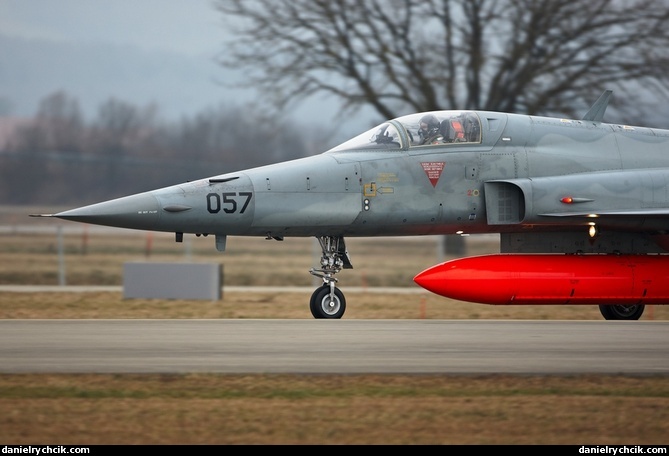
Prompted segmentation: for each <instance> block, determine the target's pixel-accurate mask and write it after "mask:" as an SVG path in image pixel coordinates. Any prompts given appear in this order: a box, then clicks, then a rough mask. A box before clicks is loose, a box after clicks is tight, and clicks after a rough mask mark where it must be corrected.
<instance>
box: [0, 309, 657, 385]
mask: <svg viewBox="0 0 669 456" xmlns="http://www.w3.org/2000/svg"><path fill="white" fill-rule="evenodd" d="M186 372H212V373H311V374H319V373H336V374H354V373H403V374H425V373H433V374H434V373H437V374H543V375H551V374H554V375H571V374H587V373H593V374H633V375H637V374H638V375H652V374H661V375H667V374H669V322H657V321H606V320H602V321H526V320H523V321H520V320H518V321H507V320H504V321H496V320H486V321H480V320H346V319H342V320H315V319H314V320H311V319H305V320H239V319H232V320H225V319H222V320H97V319H96V320H0V373H186Z"/></svg>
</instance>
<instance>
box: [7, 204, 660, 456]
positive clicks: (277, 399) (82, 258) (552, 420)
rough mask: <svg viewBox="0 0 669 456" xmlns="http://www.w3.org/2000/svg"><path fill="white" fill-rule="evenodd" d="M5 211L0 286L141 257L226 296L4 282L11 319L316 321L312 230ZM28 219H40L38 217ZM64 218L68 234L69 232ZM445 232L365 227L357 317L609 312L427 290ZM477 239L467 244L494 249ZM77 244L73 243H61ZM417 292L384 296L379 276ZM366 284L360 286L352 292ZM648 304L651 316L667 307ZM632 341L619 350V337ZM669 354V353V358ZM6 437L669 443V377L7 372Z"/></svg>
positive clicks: (344, 282) (115, 273) (352, 301)
mask: <svg viewBox="0 0 669 456" xmlns="http://www.w3.org/2000/svg"><path fill="white" fill-rule="evenodd" d="M2 214H3V212H2V211H0V220H4V221H5V224H4V225H0V228H2V229H3V231H2V233H1V234H0V255H1V257H2V259H3V261H2V262H0V285H33V284H41V285H58V284H59V283H61V280H63V281H64V282H65V283H66V284H68V285H116V286H120V285H122V275H123V264H124V263H125V262H129V261H156V262H184V261H188V262H218V263H221V264H223V270H224V291H223V299H222V300H220V301H214V302H209V301H195V300H193V301H189V300H159V299H123V296H122V293H121V292H114V291H98V292H94V293H71V292H56V293H44V292H31V293H10V292H0V318H3V319H16V318H312V317H311V315H310V313H309V310H308V305H307V302H308V299H309V296H310V291H305V292H297V291H289V292H253V293H240V292H227V291H226V290H225V287H226V286H245V285H259V286H292V287H294V286H298V287H307V290H308V289H309V288H310V287H312V286H315V285H316V284H317V282H314V280H313V278H312V277H311V275H309V273H308V270H309V268H310V267H312V266H315V265H316V261H317V258H318V256H319V252H317V251H316V249H315V245H314V241H312V240H311V239H292V240H290V239H287V240H285V241H283V242H276V241H266V240H263V239H246V238H231V239H229V241H228V250H227V251H226V252H225V253H220V252H217V251H216V250H215V248H214V244H213V239H211V238H194V237H193V238H187V239H185V241H184V243H182V244H177V243H175V242H174V239H173V237H172V236H171V235H168V234H153V235H149V234H148V233H144V232H119V231H116V230H112V231H108V230H96V229H94V228H92V227H86V226H80V225H76V224H66V223H63V224H62V225H61V224H60V223H58V222H56V221H54V220H40V221H39V222H47V223H45V224H44V225H39V224H35V221H34V220H31V221H30V223H29V224H28V226H27V227H26V226H23V224H22V223H18V222H13V220H20V221H21V222H22V221H23V220H24V219H23V215H25V214H24V213H18V212H17V213H7V211H5V212H4V219H3V217H2ZM26 218H27V216H26ZM58 226H61V230H62V231H61V233H62V237H59V236H58ZM439 245H440V244H439V239H438V238H420V239H419V238H416V239H413V238H412V239H397V238H388V239H351V240H347V246H348V249H349V252H350V254H351V259H352V261H353V265H354V269H353V270H345V271H343V272H342V273H341V274H340V275H339V276H338V277H339V279H340V282H339V285H340V287H341V288H342V289H343V290H344V292H345V293H346V296H347V302H348V307H347V311H346V314H345V316H344V318H366V319H367V318H397V319H402V318H428V319H430V318H432V319H542V320H547V319H550V320H558V319H565V320H575V319H579V320H583V319H596V320H602V317H601V315H600V314H599V311H598V309H597V308H596V307H595V306H522V307H521V306H487V305H481V304H472V303H463V302H459V301H453V300H448V299H445V298H441V297H439V296H435V295H432V294H429V293H427V292H420V290H418V289H417V288H416V286H415V285H414V284H413V281H412V278H413V276H414V275H415V274H416V273H418V272H420V271H421V270H423V269H425V268H427V267H429V266H432V265H433V264H435V263H437V262H439V261H443V260H445V259H448V256H447V255H444V254H442V253H440V252H441V250H440V247H439ZM496 248H497V246H496V243H495V239H494V238H490V237H483V238H481V239H476V240H474V239H471V242H470V240H469V239H468V244H467V253H468V254H479V253H490V252H494V251H496ZM61 251H62V252H63V253H62V255H59V252H61ZM383 286H391V287H403V288H406V290H407V293H402V294H400V293H394V294H382V293H377V292H375V288H378V287H383ZM353 287H355V288H356V291H355V292H353V291H347V288H351V289H353ZM667 307H669V306H650V307H648V308H647V309H646V313H645V314H644V316H643V317H642V320H667V319H669V309H668V308H667ZM619 348H620V349H624V341H621V347H618V348H616V347H612V349H619ZM667 362H669V356H668V358H667ZM0 442H2V443H3V444H17V445H18V444H20V445H28V444H52V445H55V444H72V445H93V444H512V445H513V444H569V445H576V444H577V445H582V444H583V445H634V444H643V445H667V444H668V443H669V379H668V378H667V377H666V376H657V377H655V376H652V377H651V376H639V377H635V376H615V375H613V376H593V375H586V376H573V377H572V376H568V377H560V376H554V377H553V376H551V377H540V376H536V377H535V376H506V375H505V376H495V375H493V376H480V377H477V376H457V375H454V376H448V375H420V376H418V375H414V376H412V375H334V376H330V375H328V376H325V375H315V376H308V375H206V374H197V375H196V374H192V375H102V374H100V375H89V374H86V375H66V374H63V375H52V374H48V375H46V374H45V375H18V374H17V375H0Z"/></svg>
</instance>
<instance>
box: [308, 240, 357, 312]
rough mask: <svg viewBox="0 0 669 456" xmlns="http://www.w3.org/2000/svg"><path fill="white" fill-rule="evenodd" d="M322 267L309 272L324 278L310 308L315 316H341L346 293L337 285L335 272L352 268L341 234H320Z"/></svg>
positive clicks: (344, 306)
mask: <svg viewBox="0 0 669 456" xmlns="http://www.w3.org/2000/svg"><path fill="white" fill-rule="evenodd" d="M317 239H318V242H319V244H320V245H321V250H322V251H323V255H322V256H321V268H320V269H314V268H311V270H310V271H309V273H310V274H311V275H314V276H316V277H320V278H321V279H323V285H321V286H320V287H318V288H316V290H315V291H314V292H313V294H312V295H311V300H310V302H309V309H310V310H311V314H312V315H313V316H314V318H341V317H342V316H343V315H344V311H345V310H346V298H344V293H342V292H341V290H340V289H339V288H337V287H336V286H335V284H336V283H337V279H336V278H335V276H334V275H335V274H336V273H338V272H339V271H341V270H342V269H352V268H353V266H352V265H351V260H350V258H349V257H348V252H347V251H346V245H345V244H344V238H343V237H341V236H320V237H318V238H317Z"/></svg>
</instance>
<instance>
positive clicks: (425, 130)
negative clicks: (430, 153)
mask: <svg viewBox="0 0 669 456" xmlns="http://www.w3.org/2000/svg"><path fill="white" fill-rule="evenodd" d="M439 125H440V122H439V119H437V117H436V116H434V115H432V114H427V115H425V116H423V117H421V119H420V122H418V134H419V135H420V137H421V138H422V139H423V140H425V139H426V138H430V137H432V136H434V135H436V134H438V133H439Z"/></svg>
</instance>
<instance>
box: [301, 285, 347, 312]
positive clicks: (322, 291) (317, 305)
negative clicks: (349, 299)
mask: <svg viewBox="0 0 669 456" xmlns="http://www.w3.org/2000/svg"><path fill="white" fill-rule="evenodd" d="M309 308H310V309H311V315H313V316H314V318H335V319H337V318H341V317H342V316H343V315H344V311H346V298H344V293H342V292H341V290H340V289H339V288H335V289H334V306H330V286H329V285H326V284H324V285H322V286H320V287H318V288H316V290H315V291H314V292H313V294H312V295H311V301H310V302H309Z"/></svg>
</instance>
